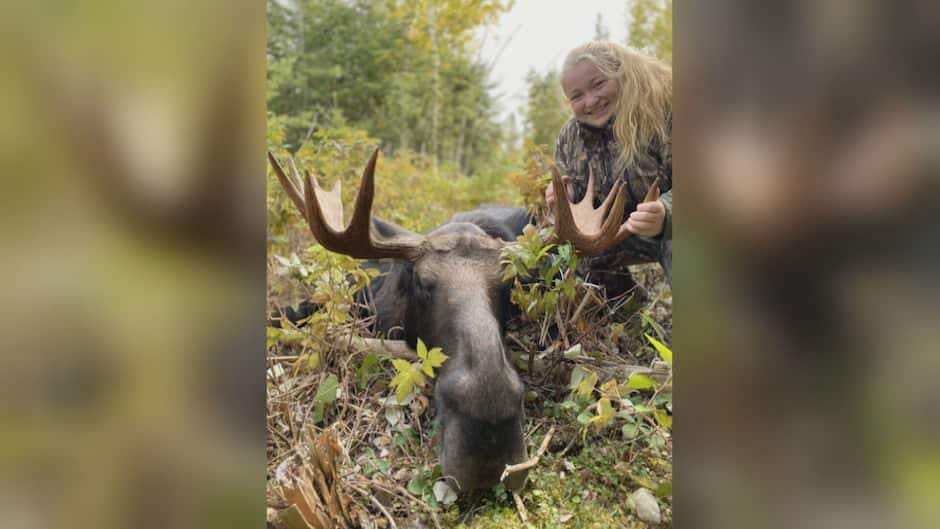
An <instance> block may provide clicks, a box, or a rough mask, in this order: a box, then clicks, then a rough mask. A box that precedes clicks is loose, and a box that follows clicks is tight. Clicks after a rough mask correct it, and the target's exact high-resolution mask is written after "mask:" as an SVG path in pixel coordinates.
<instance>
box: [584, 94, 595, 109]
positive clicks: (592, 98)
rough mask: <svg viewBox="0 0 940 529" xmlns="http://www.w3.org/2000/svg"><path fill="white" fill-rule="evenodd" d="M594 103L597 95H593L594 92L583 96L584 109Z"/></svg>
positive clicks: (591, 106)
mask: <svg viewBox="0 0 940 529" xmlns="http://www.w3.org/2000/svg"><path fill="white" fill-rule="evenodd" d="M595 104H597V96H595V95H594V94H588V95H587V97H585V98H584V109H585V110H591V109H593V108H594V105H595Z"/></svg>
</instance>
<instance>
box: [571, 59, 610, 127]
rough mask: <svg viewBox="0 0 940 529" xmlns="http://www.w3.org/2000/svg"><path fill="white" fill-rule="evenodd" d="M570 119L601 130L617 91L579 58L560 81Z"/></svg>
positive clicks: (602, 75) (585, 60) (594, 69)
mask: <svg viewBox="0 0 940 529" xmlns="http://www.w3.org/2000/svg"><path fill="white" fill-rule="evenodd" d="M561 88H562V90H564V92H565V97H567V98H568V103H569V104H570V105H571V110H572V112H574V117H575V119H577V120H578V121H580V122H581V123H586V124H588V125H592V126H594V127H602V126H604V124H605V123H607V120H608V119H610V116H612V115H613V114H614V111H615V110H616V107H617V99H618V95H619V89H618V86H617V83H616V81H614V80H613V79H608V78H607V77H606V76H605V75H604V74H603V73H601V71H600V70H599V69H598V68H597V66H595V65H594V63H593V62H591V61H590V60H587V59H582V60H581V61H579V62H578V63H577V64H575V65H574V67H572V68H571V69H570V70H568V71H567V72H566V73H565V74H564V75H563V76H562V78H561Z"/></svg>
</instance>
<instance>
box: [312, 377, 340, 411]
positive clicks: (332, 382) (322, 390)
mask: <svg viewBox="0 0 940 529" xmlns="http://www.w3.org/2000/svg"><path fill="white" fill-rule="evenodd" d="M338 392H339V381H338V380H337V379H336V375H332V374H331V375H330V376H328V377H326V380H324V381H323V382H321V383H320V387H318V388H317V394H316V396H315V397H313V400H315V401H316V402H318V403H320V404H324V405H325V404H332V403H333V401H335V400H336V396H337V393H338Z"/></svg>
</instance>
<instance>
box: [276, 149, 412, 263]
mask: <svg viewBox="0 0 940 529" xmlns="http://www.w3.org/2000/svg"><path fill="white" fill-rule="evenodd" d="M378 155H379V150H378V149H376V150H375V151H374V152H373V153H372V156H371V157H370V158H369V162H368V163H367V164H366V168H365V171H363V173H362V182H361V184H360V187H359V192H358V193H357V194H356V206H355V209H354V210H353V215H352V220H350V221H349V226H348V227H346V228H345V229H344V228H343V202H342V199H341V198H340V183H339V182H337V183H336V185H334V186H333V189H332V190H330V191H324V190H323V188H322V187H320V184H319V183H318V182H317V180H316V178H314V177H312V176H311V175H310V174H307V176H306V178H305V179H302V178H301V176H300V172H299V171H298V170H297V166H296V165H295V164H294V159H293V158H289V161H290V167H291V171H292V175H291V176H290V177H288V175H287V174H286V173H285V172H284V169H283V168H282V167H281V164H280V163H279V162H278V161H277V158H275V156H274V154H272V153H271V152H270V151H268V160H269V161H270V162H271V166H272V167H273V168H274V172H275V174H276V175H277V178H278V180H279V181H280V182H281V186H282V187H283V188H284V190H285V191H287V194H288V196H290V198H291V200H292V201H293V202H294V204H295V205H296V206H297V209H299V210H300V212H301V213H302V214H303V215H304V218H306V219H307V224H308V225H309V226H310V231H311V232H313V236H314V237H315V238H316V240H317V242H319V243H320V244H321V245H323V247H325V248H326V249H328V250H331V251H333V252H336V253H341V254H345V255H349V256H351V257H355V258H357V259H382V258H391V259H405V260H414V259H416V258H417V257H418V256H420V255H421V253H422V247H423V245H422V241H423V238H422V237H421V236H419V235H417V234H414V233H411V232H408V231H407V230H404V229H400V231H402V232H404V233H407V235H404V236H400V237H394V238H385V237H382V236H380V235H379V234H378V233H376V232H375V230H374V229H373V226H372V199H373V196H374V190H375V162H376V160H377V158H378ZM321 197H322V200H321Z"/></svg>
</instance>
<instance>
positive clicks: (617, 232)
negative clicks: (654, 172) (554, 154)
mask: <svg viewBox="0 0 940 529" xmlns="http://www.w3.org/2000/svg"><path fill="white" fill-rule="evenodd" d="M552 187H553V188H554V191H555V196H556V197H558V198H557V199H556V200H555V233H556V235H557V237H558V239H559V240H561V241H568V242H570V243H571V244H572V245H574V247H575V248H576V249H577V250H578V252H580V253H581V254H583V255H587V256H593V255H598V254H601V253H603V252H604V251H605V250H607V249H608V248H610V247H612V246H614V245H616V244H619V243H621V242H623V241H625V240H626V239H627V238H629V237H630V236H631V235H633V233H632V232H630V230H628V229H627V225H626V223H623V224H620V219H622V218H623V210H624V207H625V205H626V204H625V202H626V197H625V196H624V193H623V182H622V181H620V180H617V182H616V183H615V184H614V186H613V187H612V188H611V190H610V193H608V194H607V197H606V198H605V199H604V202H603V203H602V204H601V205H600V207H599V208H596V209H595V208H594V172H593V171H589V172H588V185H587V191H586V192H585V194H584V198H582V199H581V201H580V202H577V203H575V202H572V201H571V198H570V197H568V194H567V192H566V190H565V186H564V184H562V181H561V175H560V174H559V173H558V168H557V167H555V166H554V165H552ZM561 197H565V199H564V200H561ZM653 200H659V178H658V177H657V178H656V180H654V181H653V184H652V185H651V186H650V189H649V191H648V192H647V193H646V197H645V198H644V199H643V202H652V201H653Z"/></svg>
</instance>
